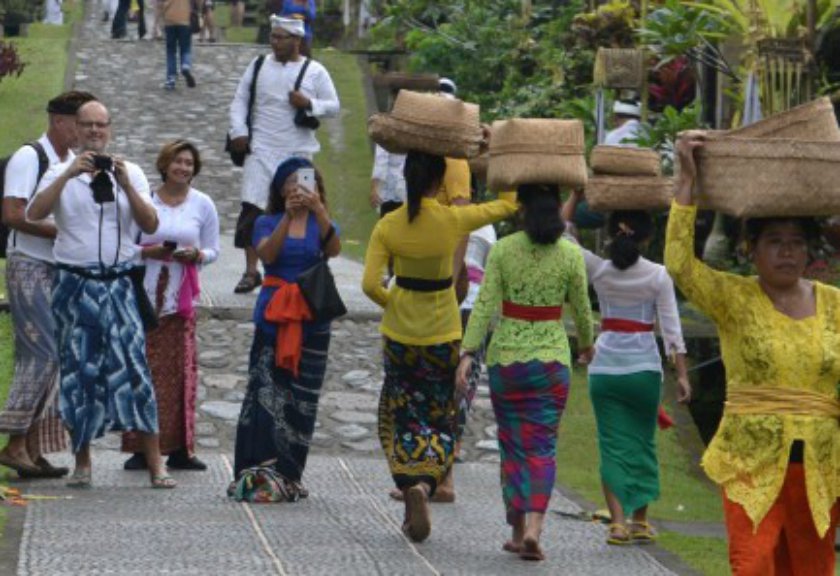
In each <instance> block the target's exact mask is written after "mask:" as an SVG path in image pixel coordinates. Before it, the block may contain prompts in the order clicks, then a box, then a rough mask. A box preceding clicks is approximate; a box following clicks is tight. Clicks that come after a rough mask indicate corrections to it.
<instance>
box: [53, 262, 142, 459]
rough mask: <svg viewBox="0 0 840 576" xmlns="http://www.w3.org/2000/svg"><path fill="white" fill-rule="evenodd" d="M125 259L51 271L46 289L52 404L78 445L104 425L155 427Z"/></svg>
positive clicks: (102, 430)
mask: <svg viewBox="0 0 840 576" xmlns="http://www.w3.org/2000/svg"><path fill="white" fill-rule="evenodd" d="M132 267H133V264H131V263H128V262H124V263H120V264H117V265H116V266H114V267H111V268H106V269H105V272H104V274H103V273H102V272H100V270H99V267H98V266H96V267H90V268H87V269H85V271H84V272H85V273H84V275H83V274H79V273H76V272H71V271H69V270H66V269H61V268H60V269H59V270H58V278H57V281H56V285H55V289H54V290H53V299H52V309H53V313H54V315H55V322H56V330H57V332H56V333H57V335H58V338H57V342H58V347H59V355H58V357H59V364H60V367H61V368H60V372H61V378H60V382H61V384H60V403H59V406H60V410H61V418H62V420H64V424H65V425H66V426H67V428H68V429H69V430H70V434H71V437H72V445H73V452H78V451H79V450H80V449H82V448H83V447H84V446H85V445H87V444H89V443H90V442H91V440H93V439H95V438H99V437H100V436H102V435H103V434H104V433H105V431H106V430H115V431H128V430H137V431H139V432H145V433H147V434H157V431H158V419H157V403H156V402H155V392H154V388H153V387H152V378H151V374H150V372H149V367H148V364H147V363H146V336H145V333H144V331H143V322H142V321H141V320H140V313H139V311H138V309H137V300H136V297H135V292H134V284H133V283H132V281H131V278H130V277H129V276H128V274H129V271H130V270H131V268H132Z"/></svg>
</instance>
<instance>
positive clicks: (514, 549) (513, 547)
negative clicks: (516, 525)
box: [502, 540, 522, 554]
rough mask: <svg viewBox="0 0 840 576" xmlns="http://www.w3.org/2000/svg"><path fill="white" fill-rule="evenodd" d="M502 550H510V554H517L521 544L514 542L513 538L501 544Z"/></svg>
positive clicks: (520, 549)
mask: <svg viewBox="0 0 840 576" xmlns="http://www.w3.org/2000/svg"><path fill="white" fill-rule="evenodd" d="M502 550H504V551H505V552H510V553H511V554H519V553H520V552H522V544H516V543H514V541H513V540H508V541H507V542H505V543H504V544H502Z"/></svg>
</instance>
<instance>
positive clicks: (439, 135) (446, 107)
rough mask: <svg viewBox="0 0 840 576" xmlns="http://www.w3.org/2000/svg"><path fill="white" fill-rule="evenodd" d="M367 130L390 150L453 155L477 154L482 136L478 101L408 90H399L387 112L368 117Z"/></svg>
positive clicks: (470, 155)
mask: <svg viewBox="0 0 840 576" xmlns="http://www.w3.org/2000/svg"><path fill="white" fill-rule="evenodd" d="M368 133H369V134H370V136H371V138H373V140H374V142H376V143H377V144H379V145H380V146H382V147H383V148H385V149H386V150H388V151H389V152H394V153H404V152H407V151H408V150H418V151H420V152H426V153H429V154H438V155H441V156H448V157H452V158H472V157H474V156H477V155H478V150H479V146H480V144H481V140H482V133H481V124H480V123H479V108H478V105H476V104H470V103H468V102H463V101H461V100H457V99H454V98H444V97H442V96H437V95H435V94H421V93H420V92H412V91H410V90H400V92H399V94H398V95H397V99H396V101H395V102H394V108H393V110H392V111H391V113H390V114H374V115H373V116H371V117H370V119H369V120H368Z"/></svg>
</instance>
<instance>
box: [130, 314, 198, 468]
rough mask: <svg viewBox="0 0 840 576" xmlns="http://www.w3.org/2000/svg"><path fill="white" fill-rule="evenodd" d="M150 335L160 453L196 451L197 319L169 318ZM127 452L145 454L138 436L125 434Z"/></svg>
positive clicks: (148, 338) (151, 368) (148, 357)
mask: <svg viewBox="0 0 840 576" xmlns="http://www.w3.org/2000/svg"><path fill="white" fill-rule="evenodd" d="M158 323H159V324H158V327H157V328H155V329H154V330H152V331H150V332H149V333H147V334H146V358H147V359H148V362H149V369H150V370H151V371H152V381H153V383H154V387H155V399H156V400H157V405H158V422H159V425H160V452H161V454H171V453H173V452H176V451H178V450H182V449H184V450H187V451H188V452H190V453H192V452H194V450H195V402H196V394H197V391H198V350H197V346H196V343H195V315H193V316H191V317H189V318H185V317H183V316H181V315H180V314H168V315H166V316H163V317H162V318H160V319H159V320H158ZM122 451H123V452H142V451H143V449H142V446H141V444H140V438H139V437H138V435H137V434H135V433H134V432H127V433H125V434H123V441H122Z"/></svg>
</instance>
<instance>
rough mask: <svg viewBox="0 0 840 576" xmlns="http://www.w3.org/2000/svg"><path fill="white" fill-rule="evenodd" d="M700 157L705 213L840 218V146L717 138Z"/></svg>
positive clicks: (699, 173) (792, 141) (830, 143)
mask: <svg viewBox="0 0 840 576" xmlns="http://www.w3.org/2000/svg"><path fill="white" fill-rule="evenodd" d="M696 158H697V163H698V175H699V176H698V182H697V187H698V190H699V191H700V195H699V197H698V201H699V205H700V206H701V207H702V208H709V209H712V210H717V211H718V212H723V213H725V214H729V215H732V216H737V217H762V216H826V215H831V214H840V142H803V141H798V140H777V139H744V138H737V139H736V138H717V139H711V140H708V141H707V142H706V143H705V144H704V145H703V146H702V147H701V148H700V149H699V150H698V151H697V152H696Z"/></svg>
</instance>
